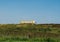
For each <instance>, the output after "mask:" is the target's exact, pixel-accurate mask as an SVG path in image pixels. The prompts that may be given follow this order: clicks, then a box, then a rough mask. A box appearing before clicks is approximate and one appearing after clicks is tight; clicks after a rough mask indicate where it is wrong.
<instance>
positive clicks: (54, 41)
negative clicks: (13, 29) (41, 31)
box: [0, 37, 60, 42]
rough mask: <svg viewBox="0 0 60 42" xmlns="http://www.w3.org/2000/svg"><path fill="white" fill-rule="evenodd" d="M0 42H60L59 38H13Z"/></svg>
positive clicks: (2, 39)
mask: <svg viewBox="0 0 60 42" xmlns="http://www.w3.org/2000/svg"><path fill="white" fill-rule="evenodd" d="M0 42H60V39H58V38H19V37H11V38H5V37H4V38H1V37H0Z"/></svg>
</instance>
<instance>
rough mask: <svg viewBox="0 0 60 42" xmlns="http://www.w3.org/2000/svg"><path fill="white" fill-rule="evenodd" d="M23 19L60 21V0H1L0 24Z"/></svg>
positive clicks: (49, 21)
mask: <svg viewBox="0 0 60 42" xmlns="http://www.w3.org/2000/svg"><path fill="white" fill-rule="evenodd" d="M21 20H35V21H36V22H37V23H60V0H0V24H5V23H6V24H8V23H19V22H20V21H21Z"/></svg>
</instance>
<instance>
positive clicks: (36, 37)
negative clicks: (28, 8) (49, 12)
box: [0, 24, 60, 42]
mask: <svg viewBox="0 0 60 42" xmlns="http://www.w3.org/2000/svg"><path fill="white" fill-rule="evenodd" d="M0 42H60V25H59V24H58V25H57V24H46V25H45V24H34V25H32V24H4V25H1V24H0Z"/></svg>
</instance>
